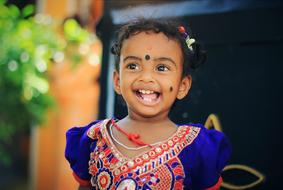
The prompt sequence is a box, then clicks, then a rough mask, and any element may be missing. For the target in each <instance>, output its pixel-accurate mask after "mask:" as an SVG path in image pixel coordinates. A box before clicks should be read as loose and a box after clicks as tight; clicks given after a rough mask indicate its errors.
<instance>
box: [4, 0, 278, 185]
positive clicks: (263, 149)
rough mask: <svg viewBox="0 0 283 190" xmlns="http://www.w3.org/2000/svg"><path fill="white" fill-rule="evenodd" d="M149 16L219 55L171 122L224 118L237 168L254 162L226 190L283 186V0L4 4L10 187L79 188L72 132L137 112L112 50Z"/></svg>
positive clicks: (233, 173) (34, 0) (234, 173)
mask: <svg viewBox="0 0 283 190" xmlns="http://www.w3.org/2000/svg"><path fill="white" fill-rule="evenodd" d="M141 16H142V17H149V18H177V19H179V20H181V21H182V22H183V23H185V25H186V26H188V27H189V28H190V29H191V30H192V33H193V35H194V37H195V38H196V39H197V40H198V41H199V42H200V43H201V44H203V47H204V48H205V49H206V51H207V54H208V61H207V62H206V64H205V65H203V66H202V67H201V68H200V69H199V70H197V71H195V72H194V73H192V75H193V87H192V90H191V92H190V94H189V96H188V97H187V98H186V100H185V101H182V102H177V105H178V106H176V108H174V109H173V110H172V112H171V113H170V117H171V118H172V120H174V121H175V122H177V123H190V122H193V123H205V122H206V121H208V120H209V118H208V117H209V115H210V114H214V116H216V118H217V119H211V121H212V123H213V122H214V124H216V125H221V127H222V130H223V131H224V133H225V134H226V135H227V136H228V138H229V139H230V141H231V144H232V147H233V154H232V158H231V160H230V164H240V165H241V166H243V165H244V166H245V167H244V168H243V167H240V168H237V167H236V166H235V165H234V166H233V167H232V169H227V170H226V171H224V173H223V178H224V181H225V183H226V186H224V187H222V189H265V190H266V189H280V187H281V186H282V185H281V181H280V180H281V179H282V175H281V174H282V169H283V167H282V162H283V161H282V160H283V159H282V157H281V154H280V152H281V151H280V150H281V148H282V145H283V144H282V141H281V140H282V137H281V135H282V133H283V129H282V126H281V122H280V117H281V116H282V114H283V113H282V106H283V105H282V95H283V93H282V89H281V88H282V87H283V85H282V83H283V80H282V79H281V71H282V70H283V64H282V52H283V2H282V1H279V0H262V1H257V0H175V1H172V0H171V1H170V0H60V1H55V0H11V1H9V0H6V1H5V0H0V189H3V190H11V189H12V190H26V189H32V190H35V189H36V190H37V189H38V190H61V189H70V190H71V189H77V187H78V185H77V183H76V182H75V180H74V179H73V177H72V174H71V173H72V172H71V170H70V168H69V165H68V163H67V161H66V160H65V158H64V148H65V132H66V130H68V129H69V128H70V127H73V126H83V125H86V124H88V123H90V122H91V121H93V120H96V119H103V118H107V117H113V116H115V117H117V118H121V117H123V116H125V115H126V109H125V104H124V103H123V102H122V101H121V100H120V98H119V97H118V96H116V95H115V93H114V91H113V88H112V72H113V69H114V65H113V62H114V57H113V56H112V55H111V54H110V47H111V44H112V43H113V42H114V40H115V33H114V31H115V29H117V28H118V27H119V26H120V25H121V24H124V23H125V22H127V21H129V20H131V19H133V18H137V17H141ZM214 118H215V117H214ZM280 147H281V148H280ZM253 169H255V170H253ZM227 184H228V186H227ZM233 185H234V186H233Z"/></svg>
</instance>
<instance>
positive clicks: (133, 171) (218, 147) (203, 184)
mask: <svg viewBox="0 0 283 190" xmlns="http://www.w3.org/2000/svg"><path fill="white" fill-rule="evenodd" d="M109 123H111V122H109V120H108V119H107V120H104V121H101V122H98V123H92V124H90V125H89V126H87V127H85V128H84V129H83V128H73V129H71V130H69V131H68V133H67V147H66V158H67V159H68V160H69V162H70V164H71V167H72V169H73V171H74V176H75V178H76V179H78V181H79V182H81V183H82V182H83V183H82V184H87V182H89V184H90V185H91V186H92V188H93V189H109V190H110V189H111V190H112V189H119V190H120V189H122V190H136V189H148V190H155V189H156V190H157V189H158V190H160V189H162V190H163V189H164V190H165V189H174V190H179V189H206V188H209V187H213V186H214V187H216V185H217V186H219V184H220V183H218V182H220V181H221V177H220V174H221V171H222V169H223V167H224V166H225V164H226V161H227V159H228V157H229V155H230V147H229V144H228V143H227V140H226V138H225V137H224V135H223V134H222V133H220V132H218V131H215V130H207V129H205V128H204V127H203V126H201V125H181V126H179V127H178V129H177V131H176V132H175V133H174V134H173V135H172V136H171V137H170V138H168V139H167V140H166V141H163V142H162V143H160V144H158V145H156V146H154V147H152V148H150V150H148V151H146V152H144V153H142V154H139V155H137V156H135V157H133V158H128V157H127V156H125V155H123V154H122V153H121V152H119V150H118V149H117V148H116V146H115V144H114V143H113V142H112V139H111V136H110V135H109V133H108V130H107V126H108V124H109ZM74 132H75V133H76V132H80V135H78V134H77V133H76V135H75V134H74ZM70 133H73V134H70ZM68 135H69V137H71V136H73V137H74V139H78V137H80V139H79V140H74V141H76V142H77V143H78V144H76V147H75V149H74V147H73V148H72V151H69V150H71V147H72V146H74V144H73V143H71V141H70V140H71V139H68ZM68 141H69V142H70V143H71V144H70V143H69V142H68ZM68 143H69V144H68ZM76 151H77V152H76ZM71 152H72V153H71ZM72 154H76V156H73V155H72ZM85 157H87V158H85Z"/></svg>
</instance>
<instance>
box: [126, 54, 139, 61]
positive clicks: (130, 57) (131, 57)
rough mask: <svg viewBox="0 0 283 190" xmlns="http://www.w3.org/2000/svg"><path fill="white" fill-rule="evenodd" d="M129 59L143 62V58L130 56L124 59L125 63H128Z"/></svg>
mask: <svg viewBox="0 0 283 190" xmlns="http://www.w3.org/2000/svg"><path fill="white" fill-rule="evenodd" d="M128 59H134V60H138V61H142V58H140V57H136V56H132V55H129V56H127V57H125V58H124V59H123V62H125V61H127V60H128Z"/></svg>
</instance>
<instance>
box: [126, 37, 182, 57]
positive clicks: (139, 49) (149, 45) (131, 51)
mask: <svg viewBox="0 0 283 190" xmlns="http://www.w3.org/2000/svg"><path fill="white" fill-rule="evenodd" d="M145 54H149V55H150V56H151V57H156V58H157V57H170V58H171V59H173V60H174V61H176V62H181V59H182V50H181V47H180V44H179V43H178V42H177V41H176V40H173V39H169V38H168V37H167V36H166V35H164V34H163V33H161V32H160V33H154V32H148V33H146V32H140V33H138V34H136V35H133V36H131V37H130V38H128V39H126V40H125V41H124V42H123V44H122V49H121V56H122V57H125V56H128V55H134V56H138V57H144V55H145Z"/></svg>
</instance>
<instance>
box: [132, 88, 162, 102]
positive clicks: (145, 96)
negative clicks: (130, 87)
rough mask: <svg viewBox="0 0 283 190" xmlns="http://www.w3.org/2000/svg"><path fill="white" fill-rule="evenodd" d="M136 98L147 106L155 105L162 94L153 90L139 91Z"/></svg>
mask: <svg viewBox="0 0 283 190" xmlns="http://www.w3.org/2000/svg"><path fill="white" fill-rule="evenodd" d="M135 93H136V96H137V97H138V99H139V100H140V101H141V102H142V103H143V104H145V105H154V104H156V103H158V102H159V100H160V95H161V93H159V92H155V91H152V90H143V89H140V90H137V91H136V92H135Z"/></svg>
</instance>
